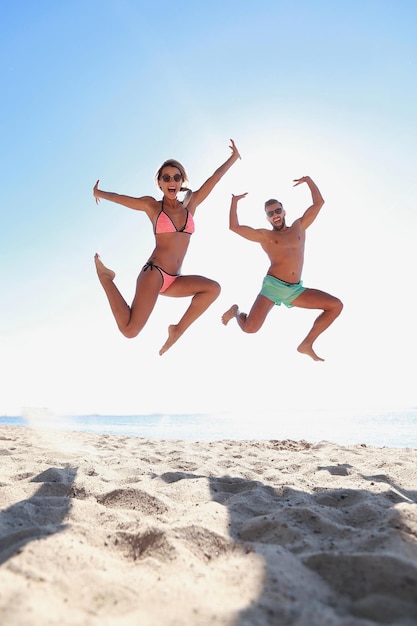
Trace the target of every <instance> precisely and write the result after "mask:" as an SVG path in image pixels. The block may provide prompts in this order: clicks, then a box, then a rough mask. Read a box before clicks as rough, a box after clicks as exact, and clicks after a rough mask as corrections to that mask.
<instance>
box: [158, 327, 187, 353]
mask: <svg viewBox="0 0 417 626" xmlns="http://www.w3.org/2000/svg"><path fill="white" fill-rule="evenodd" d="M181 335H182V333H180V332H179V330H178V326H175V324H171V326H168V339H167V340H166V342H165V343H164V345H163V346H162V348H161V349H160V351H159V354H160V355H161V356H162V355H163V354H164V353H165V352H166V351H167V350H169V349H170V347H171V346H172V345H173V344H174V343H175V342H176V341H177V340H178V339H179V338H180V337H181Z"/></svg>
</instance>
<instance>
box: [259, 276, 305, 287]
mask: <svg viewBox="0 0 417 626" xmlns="http://www.w3.org/2000/svg"><path fill="white" fill-rule="evenodd" d="M268 276H269V277H270V278H274V279H275V280H277V281H278V282H280V283H282V284H283V285H287V286H288V287H297V286H298V285H302V284H303V283H302V281H301V280H299V281H298V283H287V281H286V280H282V279H281V278H278V276H274V275H273V274H267V275H266V276H265V278H268Z"/></svg>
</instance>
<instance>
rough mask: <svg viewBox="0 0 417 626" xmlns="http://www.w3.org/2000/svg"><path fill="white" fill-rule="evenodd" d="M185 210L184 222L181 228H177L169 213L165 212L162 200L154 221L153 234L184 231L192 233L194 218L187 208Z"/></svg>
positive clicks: (188, 233)
mask: <svg viewBox="0 0 417 626" xmlns="http://www.w3.org/2000/svg"><path fill="white" fill-rule="evenodd" d="M185 210H186V211H187V217H186V219H185V224H184V226H183V227H182V228H177V227H176V226H175V224H174V222H173V221H172V219H171V218H170V217H169V215H168V214H167V213H165V211H164V201H162V209H161V212H160V213H159V215H158V217H157V218H156V222H155V228H154V233H155V235H159V234H160V233H185V234H186V235H192V234H193V232H194V230H195V226H194V219H193V216H192V214H191V213H190V212H189V210H188V209H185Z"/></svg>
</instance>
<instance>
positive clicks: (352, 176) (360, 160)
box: [0, 0, 417, 419]
mask: <svg viewBox="0 0 417 626" xmlns="http://www.w3.org/2000/svg"><path fill="white" fill-rule="evenodd" d="M416 23H417V4H416V3H415V1H414V0H392V1H390V0H360V1H357V0H351V1H350V2H349V3H338V2H333V1H332V0H316V1H315V2H312V1H311V0H300V1H299V2H297V3H294V2H292V1H291V0H260V2H258V3H253V2H248V1H246V0H239V2H238V1H237V0H229V1H228V2H224V0H212V1H211V2H209V3H200V2H195V1H191V0H189V1H188V0H179V1H177V2H176V3H172V2H166V1H165V0H161V1H160V2H158V3H154V2H150V1H149V2H146V1H145V0H142V1H139V0H136V1H135V0H100V1H98V0H88V2H85V0H72V2H56V1H54V0H38V1H37V2H36V3H33V2H32V1H29V0H26V1H25V0H22V1H21V2H19V3H16V2H14V1H13V0H3V2H2V3H1V7H0V34H1V37H0V52H1V54H0V67H1V84H2V97H1V99H0V120H1V122H0V123H1V138H2V141H1V144H2V150H1V153H0V159H1V163H0V165H1V167H0V177H1V196H0V210H1V229H0V255H1V263H0V273H1V285H2V292H3V296H2V299H1V307H0V353H1V359H0V380H1V388H0V415H20V414H22V412H24V411H30V410H34V411H36V410H48V411H51V412H53V413H56V414H57V415H59V414H62V415H64V414H95V413H99V414H148V413H169V414H172V413H221V412H223V411H234V412H237V413H239V411H243V410H245V411H252V412H253V414H254V419H256V412H257V411H258V412H261V411H274V410H276V411H279V410H280V409H285V408H295V409H300V408H301V409H303V408H307V409H308V408H311V409H315V410H317V409H320V408H328V407H329V408H331V407H340V406H346V407H352V408H367V407H369V408H385V409H389V408H397V407H412V406H416V405H417V386H416V382H415V371H416V367H415V355H416V348H417V345H416V344H417V342H416V331H415V327H416V321H415V320H416V319H417V306H416V304H417V302H416V301H417V298H416V289H415V270H416V245H415V239H416V226H417V212H416V207H415V205H416V202H415V199H416V196H417V178H416V171H417V148H416V146H417V118H416V111H417V39H416V36H415V25H416ZM230 138H233V139H234V141H235V142H236V145H237V146H238V148H239V150H240V153H241V156H242V159H241V160H240V161H238V162H237V163H236V164H235V165H234V166H233V167H232V169H231V170H229V172H228V173H227V174H226V175H225V176H224V178H223V179H222V180H221V182H220V183H219V184H218V186H217V187H216V188H215V190H214V191H213V193H212V194H211V195H210V196H209V198H208V199H207V200H206V201H205V202H204V203H203V204H202V205H200V207H199V208H198V210H197V213H196V218H195V221H196V233H195V234H194V235H193V237H192V240H191V243H190V247H189V251H188V255H187V257H186V259H185V261H184V264H183V268H182V272H183V273H184V274H187V273H192V274H202V275H204V276H208V277H210V278H213V279H215V280H217V281H218V282H219V283H220V284H221V286H222V292H221V294H220V296H219V298H218V299H217V300H216V302H215V303H214V304H213V305H212V306H211V307H210V308H209V309H208V311H207V312H206V313H205V314H204V315H203V316H202V317H201V318H200V319H199V320H198V321H197V322H196V323H195V324H194V325H193V326H192V327H191V328H190V329H189V330H188V331H187V333H186V334H185V335H184V336H183V337H181V339H180V340H179V341H178V342H177V343H176V344H175V345H174V346H173V347H172V348H171V350H169V351H168V352H167V353H166V354H164V355H163V356H162V357H160V356H159V354H158V351H159V349H160V347H161V346H162V345H163V343H164V342H165V340H166V337H167V328H168V325H169V324H171V323H175V322H177V321H178V320H179V318H180V317H181V315H182V313H183V312H184V310H185V308H186V306H188V300H186V299H178V300H176V299H170V298H166V297H161V298H159V300H158V303H157V306H156V308H155V310H154V312H153V314H152V316H151V318H150V320H149V322H148V324H147V326H146V327H145V328H144V330H143V331H142V333H141V334H140V335H139V336H138V337H137V338H135V339H126V338H124V337H123V336H122V335H121V334H120V332H119V331H118V329H117V327H116V324H115V322H114V319H113V317H112V315H111V312H110V309H109V306H108V303H107V300H106V298H105V295H104V292H103V290H102V288H101V286H100V284H99V282H98V280H97V276H96V273H95V268H94V262H93V257H94V253H95V252H99V254H100V255H101V257H102V259H103V261H104V263H105V264H106V265H108V266H109V267H111V268H112V269H113V270H114V271H115V272H116V275H117V276H116V284H117V285H118V287H119V289H120V290H121V292H122V293H123V295H124V297H125V298H126V300H127V301H128V302H130V301H131V299H132V298H133V294H134V287H135V281H136V277H137V274H138V273H139V271H140V269H141V267H142V266H143V264H144V263H145V262H146V260H147V259H148V257H149V254H150V252H151V251H152V249H153V243H154V242H153V235H152V227H151V224H150V222H149V221H148V219H147V217H146V216H145V215H144V214H142V213H138V212H136V211H131V210H129V209H127V208H125V207H122V206H119V205H117V204H114V203H111V202H105V201H102V202H101V203H100V204H99V205H96V203H95V202H94V198H93V195H92V188H93V185H94V183H95V182H96V180H97V179H100V185H101V188H103V189H105V190H108V191H115V192H118V193H124V194H127V195H132V196H142V195H152V196H154V197H156V198H158V199H159V197H160V196H159V190H158V188H157V187H156V185H155V182H154V174H155V172H156V171H157V169H158V168H159V166H160V165H161V163H162V162H163V161H164V160H165V159H167V158H175V159H178V160H179V161H181V162H182V163H183V164H184V165H185V167H186V169H187V171H188V174H189V179H190V186H191V187H192V188H198V187H199V186H200V185H201V184H202V183H203V182H204V181H205V180H206V179H207V178H208V177H209V176H210V175H211V174H212V173H213V172H214V170H215V169H216V168H217V167H218V166H219V165H220V164H221V163H223V162H224V161H225V160H226V159H227V158H228V156H229V154H230V148H229V146H230ZM304 175H309V176H311V177H312V178H313V180H314V181H315V182H316V183H317V185H318V187H319V189H320V191H321V193H322V195H323V197H324V199H325V205H324V207H323V209H322V211H321V213H320V215H319V216H318V218H317V219H316V221H315V222H314V224H313V225H312V226H311V227H310V228H309V229H308V231H307V243H306V255H305V265H304V271H303V281H304V285H305V286H307V287H314V288H318V289H321V290H323V291H326V292H328V293H331V294H333V295H335V296H337V297H339V298H340V299H341V300H342V301H343V303H344V310H343V313H342V315H341V316H340V317H339V318H338V319H337V320H336V322H335V323H334V324H333V325H332V326H331V327H330V328H329V329H328V330H327V331H326V333H324V334H323V335H322V336H321V337H320V338H319V339H318V340H317V342H316V344H315V348H316V351H317V353H318V354H319V355H320V356H322V357H323V358H325V361H324V362H323V363H317V362H314V361H313V360H311V359H309V358H308V357H306V356H302V355H300V354H298V353H297V351H296V346H297V345H298V344H299V343H300V341H301V340H302V339H303V338H304V336H305V335H306V334H307V332H308V330H309V329H310V327H311V325H312V323H313V321H314V318H315V316H316V312H314V311H303V310H300V309H296V308H292V309H286V308H285V307H283V306H281V307H274V309H273V310H272V311H271V313H270V315H269V317H268V319H267V320H266V322H265V324H264V326H263V328H262V329H261V330H260V331H259V332H258V333H256V334H254V335H245V334H244V333H242V332H241V331H240V330H239V328H238V327H237V325H236V323H235V321H234V320H232V321H231V322H230V323H229V325H228V326H227V327H224V326H223V325H222V324H221V321H220V319H221V315H222V313H223V312H224V311H225V310H226V309H228V308H229V307H230V306H231V304H234V303H237V304H239V306H240V308H241V310H243V311H248V310H249V309H250V307H251V305H252V303H253V301H254V299H255V297H256V295H257V294H258V292H259V290H260V287H261V283H262V279H263V277H264V275H265V274H266V271H267V269H268V260H267V258H266V256H265V254H264V253H263V252H262V250H261V249H260V247H259V246H258V245H257V244H255V243H253V242H249V241H247V240H244V239H242V238H239V237H238V236H237V235H236V234H234V233H231V232H230V231H229V230H228V211H229V206H230V198H231V194H232V193H234V194H238V193H244V192H247V193H248V196H247V197H246V198H245V199H244V200H242V201H241V203H240V205H239V216H240V220H241V223H247V224H249V225H251V226H253V227H255V228H259V227H264V226H266V222H265V217H264V212H263V203H264V201H265V200H266V199H268V198H270V197H276V198H278V199H279V200H280V201H282V202H283V204H284V207H285V209H286V211H287V218H286V219H287V223H291V222H292V221H294V220H295V219H296V218H297V217H299V216H300V215H301V214H302V213H303V212H304V210H305V209H306V208H307V207H308V206H309V204H310V200H311V196H310V194H309V190H308V188H307V186H306V185H301V186H297V187H294V186H293V179H296V178H299V177H301V176H304Z"/></svg>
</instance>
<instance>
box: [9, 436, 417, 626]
mask: <svg viewBox="0 0 417 626" xmlns="http://www.w3.org/2000/svg"><path fill="white" fill-rule="evenodd" d="M416 497H417V450H415V449H391V448H372V447H369V446H365V445H360V444H358V445H353V446H340V445H336V444H333V443H330V442H328V441H322V442H320V443H315V444H309V443H307V442H305V441H217V442H186V441H168V440H164V441H159V440H152V439H142V438H136V437H124V436H109V435H97V434H88V433H80V432H53V431H44V430H32V429H30V428H26V427H18V426H1V427H0V624H1V625H2V626H32V625H36V626H38V625H39V626H49V625H55V624H56V625H57V626H58V625H59V626H66V625H68V626H78V625H80V626H81V625H82V626H98V625H100V626H111V625H116V624H121V625H129V626H130V625H132V626H133V625H135V626H138V625H140V626H174V625H175V626H209V625H210V626H211V625H213V626H217V625H218V626H220V625H221V626H232V625H233V626H249V625H253V626H255V625H256V626H266V625H271V626H272V625H273V626H282V625H287V624H288V625H292V624H296V625H299V626H316V625H317V626H330V625H335V626H336V625H337V626H359V625H361V626H365V625H370V624H398V625H401V626H404V625H411V624H413V625H415V624H417V505H416Z"/></svg>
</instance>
